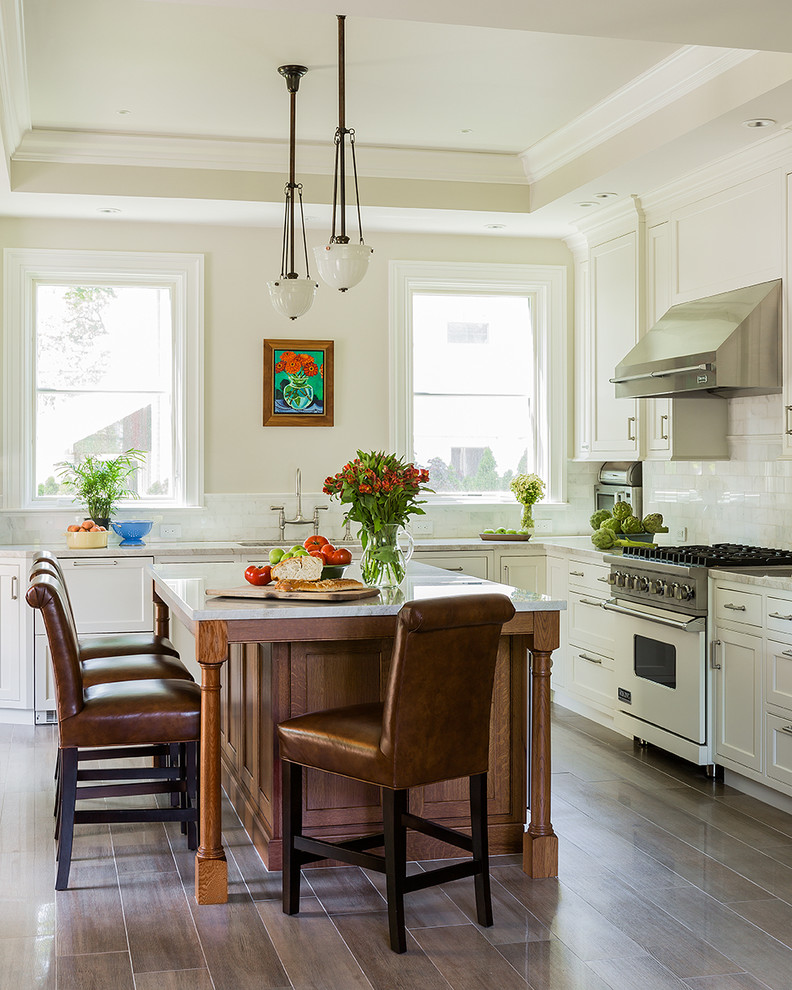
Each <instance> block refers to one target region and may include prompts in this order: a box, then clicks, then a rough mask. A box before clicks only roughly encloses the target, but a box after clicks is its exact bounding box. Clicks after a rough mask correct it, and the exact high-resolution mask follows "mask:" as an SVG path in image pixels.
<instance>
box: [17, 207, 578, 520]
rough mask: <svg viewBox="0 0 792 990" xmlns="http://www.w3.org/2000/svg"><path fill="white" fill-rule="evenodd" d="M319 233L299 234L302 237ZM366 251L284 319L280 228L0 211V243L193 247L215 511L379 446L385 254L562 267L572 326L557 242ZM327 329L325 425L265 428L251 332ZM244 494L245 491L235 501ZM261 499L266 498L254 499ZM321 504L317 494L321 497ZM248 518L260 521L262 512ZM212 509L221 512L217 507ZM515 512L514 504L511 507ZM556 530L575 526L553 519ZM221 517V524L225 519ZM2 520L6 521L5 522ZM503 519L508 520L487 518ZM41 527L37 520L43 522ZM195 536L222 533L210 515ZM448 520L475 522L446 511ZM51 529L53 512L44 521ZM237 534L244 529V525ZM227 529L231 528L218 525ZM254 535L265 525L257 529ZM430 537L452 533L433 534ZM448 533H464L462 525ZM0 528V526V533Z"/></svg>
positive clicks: (448, 241)
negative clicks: (341, 288)
mask: <svg viewBox="0 0 792 990" xmlns="http://www.w3.org/2000/svg"><path fill="white" fill-rule="evenodd" d="M324 238H325V233H324V232H321V233H320V232H310V233H309V248H310V246H311V244H317V243H321V242H322V241H323V240H324ZM367 241H368V242H369V243H370V244H371V245H372V246H373V248H374V256H373V260H372V262H371V267H370V270H369V273H368V274H367V276H366V278H365V279H364V280H363V282H362V283H361V284H360V285H359V286H357V287H356V288H354V289H352V290H350V291H349V292H347V293H343V294H342V293H339V292H335V291H333V290H332V289H330V288H328V287H327V286H325V285H324V284H322V285H321V287H320V289H319V292H318V293H317V298H316V301H315V303H314V306H313V308H312V309H311V311H310V312H309V313H308V314H306V315H305V316H304V317H302V318H301V319H299V320H296V321H294V322H290V321H288V320H285V319H284V318H282V317H280V316H279V315H278V314H276V313H275V311H274V310H273V308H272V306H271V304H270V301H269V297H268V293H267V288H266V284H265V283H266V281H267V280H268V279H270V278H273V277H276V276H277V274H278V268H279V265H280V231H279V230H273V229H263V230H262V229H254V228H245V227H220V226H198V225H195V226H191V225H181V226H177V225H158V224H148V223H147V224H142V223H125V222H121V221H117V220H97V221H66V220H63V221H61V220H57V221H55V220H52V221H47V220H25V219H9V218H6V219H0V246H2V247H17V248H19V247H36V248H45V247H48V248H71V249H89V248H90V249H107V250H122V251H123V250H132V251H145V250H153V251H189V252H200V253H202V254H204V256H205V264H206V293H205V301H206V315H205V369H206V371H205V436H206V447H205V490H206V492H207V493H209V494H210V496H212V497H211V498H210V499H209V502H210V503H211V505H213V506H215V507H216V509H217V511H218V512H220V510H221V509H222V508H224V506H223V505H222V502H223V500H222V499H220V501H219V502H218V499H217V496H222V495H223V494H225V493H278V492H281V493H283V492H291V491H293V486H294V473H295V469H296V468H297V467H300V468H301V469H302V479H303V489H304V491H306V492H309V493H311V492H313V493H318V492H320V490H321V486H322V482H323V480H324V478H325V477H326V476H327V475H328V474H331V473H335V471H337V470H339V469H340V467H341V466H342V465H343V464H344V463H345V461H346V460H347V459H348V458H349V457H350V455H353V454H354V451H355V450H356V449H357V448H359V447H360V448H376V449H384V448H387V446H388V392H387V388H388V366H387V362H388V262H389V261H390V260H392V259H399V260H427V261H485V262H500V263H514V264H530V263H537V264H551V265H567V266H568V269H569V273H570V274H569V279H568V285H569V304H570V311H569V312H570V317H569V324H570V326H571V324H572V317H571V312H572V308H571V300H572V293H573V278H572V264H571V255H570V253H569V251H568V249H567V248H566V246H565V245H564V244H563V243H561V242H560V241H549V240H524V239H517V238H503V237H497V236H486V237H485V236H482V237H459V236H445V235H443V236H440V235H437V236H435V235H426V234H420V235H414V234H378V233H373V234H371V235H369V236H367ZM265 337H273V338H291V337H297V338H308V339H310V338H314V339H323V338H329V339H332V340H334V341H335V426H334V427H333V428H321V427H313V428H309V427H301V428H299V427H289V428H284V427H267V428H264V427H263V426H262V425H261V421H262V410H261V403H262V340H263V339H264V338H265ZM589 489H590V471H589V469H587V468H585V467H584V468H581V469H580V470H579V471H575V469H574V467H573V478H572V492H573V495H574V496H575V497H576V498H578V500H579V504H578V505H577V511H576V517H578V516H581V513H582V512H583V510H584V509H585V508H587V506H588V503H589V502H590V490H589ZM242 501H243V502H244V500H242ZM263 501H266V499H264V500H263ZM323 501H324V503H325V504H326V501H327V500H326V499H323ZM256 511H257V512H258V513H261V512H264V511H266V512H267V515H268V518H267V519H266V521H264V520H263V519H262V520H259V525H260V526H262V527H264V528H265V529H267V533H266V535H269V529H268V527H269V525H270V523H271V518H269V516H271V515H272V514H270V513H269V511H268V506H267V507H266V510H265V509H264V508H263V503H262V506H257V507H256ZM221 514H223V513H222V512H221ZM515 514H516V515H515V518H517V517H518V516H519V507H518V506H516V505H515ZM554 519H555V520H556V521H555V523H554V531H555V532H569V531H573V530H574V529H577V528H578V526H579V523H578V522H577V521H575V522H572V521H571V520H570V522H569V523H564V521H563V520H562V519H561V518H560V517H558V516H555V517H554ZM227 522H228V520H227V518H225V521H224V523H223V525H224V526H225V525H227ZM6 524H7V523H6ZM498 524H503V525H507V524H508V523H506V522H504V523H498ZM45 525H46V524H45ZM200 525H201V526H202V527H203V529H202V531H203V532H204V535H206V536H215V535H216V536H219V537H225V536H226V533H225V531H223V532H218V531H217V527H216V526H215V525H214V524H211V525H210V524H209V522H207V519H204V521H203V523H201V524H200ZM445 525H446V526H450V527H451V528H452V529H457V528H458V527H459V526H462V527H465V528H468V527H470V526H471V525H480V521H479V520H478V519H476V520H474V521H471V520H470V518H469V516H468V515H467V514H465V516H464V520H463V519H462V517H461V516H460V517H459V520H458V521H457V519H456V517H452V518H451V521H450V522H449V520H448V519H446V520H445ZM14 526H15V529H13V533H12V535H13V536H14V538H25V537H28V538H29V537H32V536H34V535H35V534H36V528H37V526H38V523H36V521H35V520H34V519H31V518H28V519H26V520H24V521H23V522H21V523H19V524H14ZM51 526H52V527H54V529H55V530H56V531H57V530H59V529H60V526H61V521H60V520H59V519H53V520H52V521H51ZM246 531H247V530H246ZM229 535H230V534H229ZM262 535H264V534H262ZM437 535H454V534H452V533H448V532H443V531H439V532H438V534H437ZM459 535H470V534H469V533H467V532H466V533H464V534H459ZM2 536H3V531H2V529H1V528H0V538H2Z"/></svg>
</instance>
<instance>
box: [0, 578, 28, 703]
mask: <svg viewBox="0 0 792 990" xmlns="http://www.w3.org/2000/svg"><path fill="white" fill-rule="evenodd" d="M21 570H22V567H21V565H19V564H0V706H1V707H3V708H27V707H29V705H28V699H27V694H28V691H27V681H28V671H29V667H30V665H29V663H28V657H27V656H26V655H25V653H26V651H25V623H24V615H25V613H24V612H23V611H22V609H23V607H24V608H25V609H27V605H26V604H25V600H24V598H23V596H22V590H21V588H22V585H21Z"/></svg>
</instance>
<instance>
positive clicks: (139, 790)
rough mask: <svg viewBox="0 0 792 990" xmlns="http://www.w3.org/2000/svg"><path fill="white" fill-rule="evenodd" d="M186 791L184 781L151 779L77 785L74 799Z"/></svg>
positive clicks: (82, 799)
mask: <svg viewBox="0 0 792 990" xmlns="http://www.w3.org/2000/svg"><path fill="white" fill-rule="evenodd" d="M186 791H187V784H186V781H183V780H181V781H170V780H162V781H156V782H154V781H152V782H151V783H145V782H144V783H140V784H107V785H105V786H102V785H94V786H93V787H78V788H77V794H76V796H75V801H87V800H88V799H89V798H104V797H126V796H128V795H130V794H173V793H177V794H184V793H186Z"/></svg>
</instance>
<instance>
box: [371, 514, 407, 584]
mask: <svg viewBox="0 0 792 990" xmlns="http://www.w3.org/2000/svg"><path fill="white" fill-rule="evenodd" d="M400 540H405V541H406V544H407V545H406V547H404V546H402V545H401V543H400ZM360 542H361V543H362V545H363V557H362V558H361V561H360V570H361V573H362V575H363V582H364V584H367V585H370V586H372V587H377V588H395V587H397V586H398V585H400V584H401V583H402V581H403V580H404V572H405V568H406V564H407V561H408V560H409V559H410V557H412V553H413V547H414V543H413V538H412V536H411V535H410V534H409V533H408V532H407V530H406V529H402V527H401V526H399V525H398V524H395V523H393V524H386V525H384V526H382V527H380V529H378V530H376V531H375V530H371V529H366V528H365V527H364V528H363V529H362V530H361V531H360Z"/></svg>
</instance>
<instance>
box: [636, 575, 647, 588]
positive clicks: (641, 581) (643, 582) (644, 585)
mask: <svg viewBox="0 0 792 990" xmlns="http://www.w3.org/2000/svg"><path fill="white" fill-rule="evenodd" d="M648 590H649V579H648V578H645V577H639V578H638V579H637V584H636V591H648Z"/></svg>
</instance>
